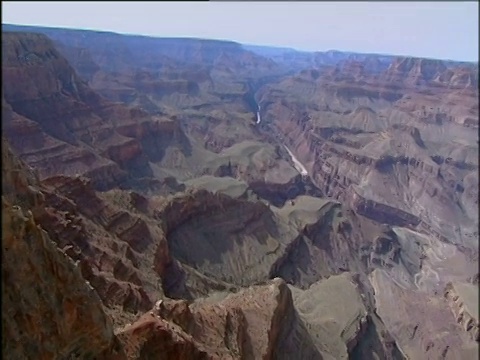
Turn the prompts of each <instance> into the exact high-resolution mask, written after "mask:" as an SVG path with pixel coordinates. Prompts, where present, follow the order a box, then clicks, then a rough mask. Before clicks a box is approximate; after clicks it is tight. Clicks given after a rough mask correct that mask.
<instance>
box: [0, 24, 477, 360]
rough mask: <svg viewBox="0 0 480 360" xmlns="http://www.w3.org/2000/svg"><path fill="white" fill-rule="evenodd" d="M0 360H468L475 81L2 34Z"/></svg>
mask: <svg viewBox="0 0 480 360" xmlns="http://www.w3.org/2000/svg"><path fill="white" fill-rule="evenodd" d="M2 79H3V82H2V90H3V91H2V186H3V192H2V210H3V211H2V295H3V303H2V324H3V325H2V334H3V343H2V351H3V355H4V356H5V358H8V359H41V360H47V359H129V360H133V359H331V360H335V359H419V360H420V359H465V360H468V359H473V358H475V357H476V356H477V354H478V341H479V320H478V290H479V288H478V286H479V285H478V265H479V264H478V126H479V121H478V119H479V117H478V107H479V104H478V95H479V93H478V92H479V90H478V64H473V63H461V62H453V61H442V60H434V59H422V58H412V57H398V56H386V55H374V54H357V53H346V52H335V51H334V52H316V53H306V52H297V51H295V50H289V49H273V48H268V47H258V46H244V45H241V44H238V43H235V42H228V41H217V40H202V39H174V38H151V37H142V36H134V35H119V34H114V33H108V32H95V31H87V30H67V29H59V28H58V29H57V28H41V27H30V26H16V25H5V24H4V25H2Z"/></svg>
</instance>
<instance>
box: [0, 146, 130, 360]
mask: <svg viewBox="0 0 480 360" xmlns="http://www.w3.org/2000/svg"><path fill="white" fill-rule="evenodd" d="M2 158H3V159H2V160H3V161H2V182H3V185H4V190H7V191H8V192H7V193H6V194H5V195H3V196H2V224H3V234H2V288H3V289H5V290H6V289H8V291H7V290H6V291H4V293H3V303H2V323H3V345H2V350H3V354H4V355H7V354H8V357H9V358H12V359H24V358H26V357H27V358H29V357H37V358H39V359H54V358H58V357H63V358H71V357H79V358H97V359H126V357H125V354H124V353H123V350H122V347H121V346H120V344H119V343H118V341H117V339H116V337H115V336H114V334H113V326H112V323H111V320H110V319H109V318H108V317H107V316H106V314H105V313H104V311H103V306H102V301H101V299H100V298H99V297H98V295H97V293H96V292H95V290H94V289H93V288H92V286H91V285H90V284H89V283H88V282H86V281H85V279H84V278H83V276H82V273H81V270H80V267H79V264H78V263H75V262H74V261H73V260H72V259H71V258H70V257H69V256H68V255H67V254H65V253H64V252H63V251H62V250H61V249H59V248H58V247H57V245H56V244H55V242H53V241H52V240H51V239H50V237H49V235H48V234H47V233H46V232H45V230H43V229H42V227H41V226H40V225H38V223H37V222H36V221H35V219H34V216H33V214H32V211H34V210H35V208H36V207H39V206H43V204H42V200H43V195H42V194H41V193H40V192H39V189H38V188H36V185H37V184H36V182H35V179H34V178H32V177H30V178H29V177H28V175H25V174H24V172H25V173H26V170H25V169H26V167H25V166H24V165H22V164H21V163H18V162H17V161H16V160H15V159H14V158H13V157H12V154H11V153H10V152H9V150H8V148H6V147H5V145H4V143H3V142H2Z"/></svg>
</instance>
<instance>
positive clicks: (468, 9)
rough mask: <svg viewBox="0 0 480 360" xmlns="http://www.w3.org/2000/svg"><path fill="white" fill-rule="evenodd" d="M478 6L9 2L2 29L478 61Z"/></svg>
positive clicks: (458, 3) (4, 3) (4, 8)
mask: <svg viewBox="0 0 480 360" xmlns="http://www.w3.org/2000/svg"><path fill="white" fill-rule="evenodd" d="M478 19H479V16H478V1H470V2H461V1H454V2H453V1H452V2H341V1H340V2H293V1H292V2H253V1H243V2H240V1H237V2H233V1H216V2H184V1H182V2H166V1H162V2H140V1H136V2H116V1H115V2H113V1H112V2H97V1H95V2H78V1H71V2H41V1H38V2H37V1H35V2H9V1H2V23H7V24H22V25H42V26H50V27H66V28H79V29H91V30H104V31H114V32H118V33H128V34H141V35H150V36H157V37H197V38H208V39H223V40H233V41H237V42H240V43H243V44H255V45H270V46H280V47H291V48H295V49H298V50H306V51H327V50H341V51H352V52H363V53H380V54H392V55H406V56H418V57H428V58H436V59H450V60H462V61H478V41H479V39H478V36H479V35H478V33H479V30H478V26H479V25H478V22H479V21H478Z"/></svg>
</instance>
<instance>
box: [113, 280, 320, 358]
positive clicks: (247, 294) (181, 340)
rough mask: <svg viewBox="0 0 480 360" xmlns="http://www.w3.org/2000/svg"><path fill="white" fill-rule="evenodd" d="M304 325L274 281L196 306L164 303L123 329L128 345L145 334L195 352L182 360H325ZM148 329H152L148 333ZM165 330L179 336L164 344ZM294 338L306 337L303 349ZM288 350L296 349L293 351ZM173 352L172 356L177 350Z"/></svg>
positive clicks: (282, 288)
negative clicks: (292, 336)
mask: <svg viewBox="0 0 480 360" xmlns="http://www.w3.org/2000/svg"><path fill="white" fill-rule="evenodd" d="M215 297H219V298H218V299H215ZM299 321H300V320H299V319H298V316H297V315H296V311H295V309H294V307H293V301H292V294H291V291H290V290H289V288H288V287H287V285H286V284H285V282H284V281H282V280H281V279H273V280H271V281H268V282H267V283H266V284H264V285H257V286H253V287H249V288H246V289H243V290H241V291H239V292H238V293H236V294H230V295H227V294H217V295H212V296H211V298H205V299H199V300H197V301H195V302H193V303H191V304H188V303H187V302H185V301H181V300H177V301H175V300H163V301H162V300H160V301H158V302H157V304H156V305H155V307H154V308H153V309H152V311H151V312H150V313H149V314H148V315H145V316H144V317H143V318H140V319H139V320H138V321H137V322H135V323H134V324H132V325H130V326H127V327H126V328H125V329H123V330H122V331H121V332H120V334H119V337H120V339H122V340H123V341H125V342H127V343H128V342H129V341H132V340H131V339H132V338H134V337H137V338H138V337H140V336H141V335H139V334H141V333H143V334H144V335H143V336H144V337H147V336H150V337H154V336H156V337H157V344H158V345H156V346H161V345H160V344H162V343H166V344H171V343H174V344H178V345H175V346H178V347H180V345H182V346H185V349H189V350H190V351H192V355H190V357H186V354H187V353H186V352H185V353H179V354H178V356H180V358H211V359H244V358H249V359H284V358H286V359H288V358H291V357H292V356H296V355H299V356H302V358H310V359H322V356H321V355H320V353H319V352H318V350H316V348H315V346H314V345H313V343H312V342H311V340H309V335H308V334H307V333H306V332H302V330H300V329H299V326H300V323H299ZM147 326H148V327H150V328H151V329H150V330H147V329H146V328H147ZM165 328H167V329H169V330H170V333H172V332H173V334H174V336H173V338H172V339H171V340H170V339H168V341H160V336H161V334H162V332H163V333H165V334H168V333H167V331H166V330H164V329H165ZM141 329H144V330H141ZM292 333H294V334H296V335H297V336H300V335H301V336H303V338H298V337H297V338H296V339H295V340H296V341H298V340H300V341H301V342H302V344H303V346H301V347H298V345H299V344H293V343H291V341H292V339H290V338H289V334H292ZM164 336H166V335H164ZM152 340H153V339H152ZM172 340H173V341H172ZM135 341H136V342H138V340H135ZM289 345H290V346H292V345H294V346H295V347H294V348H288V346H289ZM154 346H155V345H154V342H153V341H145V342H144V343H143V344H142V343H140V346H139V347H138V350H137V353H138V352H140V353H141V354H144V353H145V354H146V353H148V352H149V351H152V349H151V348H152V347H154ZM169 346H171V345H169ZM127 348H128V347H127ZM170 349H171V350H169V351H171V352H172V353H173V352H174V351H175V352H176V351H178V350H173V349H172V348H170ZM294 349H295V350H294ZM294 351H299V352H294ZM182 354H183V355H182Z"/></svg>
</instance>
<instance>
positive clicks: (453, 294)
mask: <svg viewBox="0 0 480 360" xmlns="http://www.w3.org/2000/svg"><path fill="white" fill-rule="evenodd" d="M444 296H445V298H446V299H447V301H448V304H449V305H450V308H451V309H452V312H453V313H454V315H455V318H456V320H457V322H458V324H459V325H460V326H461V327H462V328H463V329H464V330H465V331H466V332H468V333H469V334H470V336H471V337H472V339H473V340H475V341H477V342H478V341H479V340H480V338H479V336H480V335H479V334H480V333H479V327H478V284H468V283H448V284H447V287H446V288H445V293H444Z"/></svg>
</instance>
